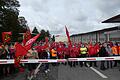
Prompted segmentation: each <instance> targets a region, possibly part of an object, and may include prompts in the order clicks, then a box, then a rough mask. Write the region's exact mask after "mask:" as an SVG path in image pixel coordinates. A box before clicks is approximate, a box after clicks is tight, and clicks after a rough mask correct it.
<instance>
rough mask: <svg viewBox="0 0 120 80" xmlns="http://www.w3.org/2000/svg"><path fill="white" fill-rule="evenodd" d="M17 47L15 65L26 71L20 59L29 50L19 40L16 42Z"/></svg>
mask: <svg viewBox="0 0 120 80" xmlns="http://www.w3.org/2000/svg"><path fill="white" fill-rule="evenodd" d="M15 49H16V53H15V59H14V64H15V67H16V68H19V70H20V71H24V70H23V68H22V67H21V65H20V60H21V59H22V57H23V56H24V55H26V54H27V50H26V49H25V48H24V47H23V46H22V45H21V44H19V43H18V42H17V43H16V44H15Z"/></svg>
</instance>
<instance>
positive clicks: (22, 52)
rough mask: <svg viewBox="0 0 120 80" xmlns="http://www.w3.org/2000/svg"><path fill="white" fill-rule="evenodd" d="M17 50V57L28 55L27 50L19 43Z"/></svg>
mask: <svg viewBox="0 0 120 80" xmlns="http://www.w3.org/2000/svg"><path fill="white" fill-rule="evenodd" d="M15 49H16V53H15V57H19V56H24V55H26V54H27V50H26V49H25V48H24V47H23V46H22V45H21V44H19V43H16V44H15Z"/></svg>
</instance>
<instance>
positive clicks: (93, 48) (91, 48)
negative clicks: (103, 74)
mask: <svg viewBox="0 0 120 80" xmlns="http://www.w3.org/2000/svg"><path fill="white" fill-rule="evenodd" d="M97 49H98V46H97V44H95V45H93V44H89V46H88V55H89V57H97ZM92 63H94V66H95V67H97V63H96V61H90V67H91V66H92Z"/></svg>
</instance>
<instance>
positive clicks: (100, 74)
mask: <svg viewBox="0 0 120 80" xmlns="http://www.w3.org/2000/svg"><path fill="white" fill-rule="evenodd" d="M90 69H92V70H93V71H94V72H96V73H97V74H98V75H99V76H101V77H102V78H108V77H107V76H105V75H104V74H102V73H101V72H100V71H98V70H97V69H95V68H93V67H90Z"/></svg>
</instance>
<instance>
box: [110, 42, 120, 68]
mask: <svg viewBox="0 0 120 80" xmlns="http://www.w3.org/2000/svg"><path fill="white" fill-rule="evenodd" d="M112 53H113V56H118V55H119V54H120V53H119V46H118V44H117V43H115V44H114V45H113V46H112ZM117 63H118V61H115V63H114V67H116V66H117Z"/></svg>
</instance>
